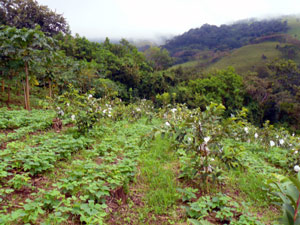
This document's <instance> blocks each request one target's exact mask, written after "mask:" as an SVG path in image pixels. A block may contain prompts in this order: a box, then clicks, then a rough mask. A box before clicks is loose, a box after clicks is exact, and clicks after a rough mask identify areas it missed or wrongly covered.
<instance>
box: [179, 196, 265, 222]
mask: <svg viewBox="0 0 300 225" xmlns="http://www.w3.org/2000/svg"><path fill="white" fill-rule="evenodd" d="M185 209H186V212H187V215H188V216H189V217H190V218H194V219H197V221H199V224H202V223H203V220H202V219H205V218H207V217H208V216H210V215H212V214H213V215H215V216H214V217H215V219H216V220H217V221H218V222H221V223H229V224H257V225H258V224H262V223H260V222H259V221H258V220H257V219H256V218H255V217H252V216H250V215H248V214H246V213H244V212H242V211H241V209H240V208H239V204H238V203H237V202H235V201H233V200H232V198H230V197H229V196H227V195H224V194H222V193H219V194H217V195H216V196H212V197H211V196H202V197H201V198H199V199H198V200H197V201H196V202H190V203H188V206H186V207H185ZM201 222H202V223H201ZM193 224H197V223H196V221H194V223H193Z"/></svg>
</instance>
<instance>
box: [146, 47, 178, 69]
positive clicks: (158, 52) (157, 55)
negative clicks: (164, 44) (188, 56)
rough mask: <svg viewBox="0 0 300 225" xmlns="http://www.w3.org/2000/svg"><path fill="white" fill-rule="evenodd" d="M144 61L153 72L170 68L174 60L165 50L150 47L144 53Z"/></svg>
mask: <svg viewBox="0 0 300 225" xmlns="http://www.w3.org/2000/svg"><path fill="white" fill-rule="evenodd" d="M145 56H146V59H147V60H148V61H149V62H150V65H151V66H152V67H153V68H154V69H155V70H165V69H167V68H168V67H170V66H171V65H172V64H173V62H174V60H173V59H172V57H170V55H169V52H168V51H167V50H166V49H161V48H159V47H150V48H148V49H147V50H146V51H145Z"/></svg>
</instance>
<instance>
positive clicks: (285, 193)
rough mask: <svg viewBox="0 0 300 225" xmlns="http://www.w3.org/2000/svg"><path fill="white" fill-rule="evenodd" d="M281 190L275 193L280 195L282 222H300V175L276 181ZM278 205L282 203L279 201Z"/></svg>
mask: <svg viewBox="0 0 300 225" xmlns="http://www.w3.org/2000/svg"><path fill="white" fill-rule="evenodd" d="M276 185H277V187H278V189H279V192H276V193H274V194H275V195H277V196H278V197H280V199H281V201H282V203H281V207H282V211H283V216H282V218H281V220H280V222H281V223H282V224H288V225H290V224H300V213H299V202H300V175H299V173H298V176H296V177H294V176H291V177H289V178H288V179H283V180H282V181H281V183H276ZM278 205H280V204H279V203H278Z"/></svg>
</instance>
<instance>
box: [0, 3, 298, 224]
mask: <svg viewBox="0 0 300 225" xmlns="http://www.w3.org/2000/svg"><path fill="white" fill-rule="evenodd" d="M0 12H1V14H0V80H1V90H0V107H1V108H0V162H1V163H0V224H9V225H10V224H12V225H18V224H47V225H48V224H49V225H50V224H51V225H52V224H95V225H99V224H158V225H161V224H195V225H198V224H208V225H209V224H233V225H248V224H250V225H261V224H278V223H279V224H299V221H300V212H299V202H300V194H299V193H300V175H299V173H298V172H300V158H299V152H300V136H299V134H300V117H299V115H300V69H299V64H298V63H299V62H300V55H299V52H300V44H299V40H297V34H296V32H297V20H295V21H293V27H289V21H282V20H270V21H252V20H250V21H247V22H243V23H236V24H233V25H223V26H221V27H217V26H212V25H203V26H202V27H201V28H197V29H192V30H190V31H189V32H187V33H185V34H183V35H181V36H177V37H175V38H174V39H172V40H170V41H168V42H167V43H166V45H165V46H162V47H155V46H151V45H150V44H149V46H147V48H144V49H143V50H144V51H143V52H142V51H139V50H138V48H137V47H136V46H134V45H133V44H131V43H130V42H129V41H128V40H126V39H121V40H120V41H119V43H112V42H111V41H110V39H109V38H108V37H107V38H106V39H105V40H104V41H103V42H102V43H97V42H93V41H90V40H88V39H87V38H86V37H84V36H80V35H79V34H76V35H72V34H71V32H70V26H69V24H68V23H67V19H65V18H64V17H63V16H62V15H59V14H57V13H56V12H54V11H52V10H51V9H49V8H48V7H47V6H42V5H39V4H38V2H36V1H35V0H3V1H0ZM291 29H293V35H292V34H291V33H289V34H287V33H286V32H291ZM168 50H169V51H168ZM172 56H174V57H172ZM189 59H193V61H191V62H188V63H187V64H182V65H175V66H174V64H175V63H176V62H177V63H178V62H180V61H185V60H189ZM176 60H177V61H176ZM235 67H236V68H235ZM278 221H279V222H278Z"/></svg>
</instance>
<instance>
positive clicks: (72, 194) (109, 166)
mask: <svg viewBox="0 0 300 225" xmlns="http://www.w3.org/2000/svg"><path fill="white" fill-rule="evenodd" d="M144 123H145V121H144V120H140V121H138V122H137V123H134V124H131V125H128V122H127V121H121V122H117V123H114V124H113V125H110V126H112V127H109V128H108V127H106V128H104V126H102V127H95V128H94V129H93V131H91V135H94V138H95V139H98V140H99V137H102V136H103V138H101V142H100V143H99V144H96V145H94V148H92V149H88V150H85V151H84V152H85V153H84V155H85V158H84V159H81V160H75V161H73V162H72V163H71V164H70V165H68V166H67V168H65V169H62V170H63V171H61V176H60V177H59V178H57V181H56V182H54V183H53V185H52V187H51V188H50V189H51V190H50V191H45V190H43V189H40V190H39V192H38V193H37V194H35V195H34V196H33V197H32V198H31V199H33V198H34V200H30V199H27V200H26V203H25V204H24V206H23V208H22V209H17V210H14V211H12V212H11V213H8V214H7V213H3V214H0V223H6V224H15V223H39V224H62V223H66V222H70V220H72V222H77V223H87V224H102V223H103V222H104V220H105V215H106V211H107V207H108V202H109V201H112V199H113V198H116V199H115V200H119V198H123V197H124V196H125V195H126V187H127V185H128V183H129V182H130V180H132V179H133V177H134V175H135V173H136V169H137V160H136V159H137V155H139V154H140V153H141V151H145V149H146V148H147V146H142V147H140V146H139V144H140V140H141V139H140V137H141V136H142V135H144V134H145V133H147V132H148V131H149V128H150V127H149V126H150V125H145V124H144ZM68 138H70V137H67V135H66V137H64V138H62V139H63V140H67V139H68ZM77 140H81V141H82V142H81V144H82V145H81V146H80V147H79V146H78V147H79V148H84V147H85V145H84V143H86V140H85V139H83V138H82V137H81V138H79V139H77ZM39 141H41V142H40V144H41V143H44V144H45V145H46V143H47V141H45V139H44V140H39ZM39 141H38V142H39ZM99 141H100V140H99ZM99 141H97V142H99ZM32 144H33V143H32ZM44 144H43V145H44ZM47 145H48V147H47V149H49V148H50V149H53V147H54V146H55V145H57V146H60V147H62V146H64V145H65V146H66V149H68V146H69V145H70V146H73V147H74V146H75V145H76V143H74V142H73V143H72V142H70V143H68V144H66V143H64V142H59V141H56V142H55V144H53V145H52V144H50V145H49V144H47ZM34 148H39V151H43V149H46V148H44V147H41V146H38V147H34ZM8 149H10V148H8ZM24 149H26V148H24ZM62 149H63V148H62ZM21 152H22V151H21ZM18 154H19V153H18ZM57 154H58V155H61V153H60V152H58V153H57ZM62 156H63V157H67V156H66V155H64V154H63V155H62ZM21 157H22V158H24V156H21ZM39 157H40V155H39ZM44 160H46V161H47V158H46V159H44ZM13 161H14V162H16V161H15V160H13ZM6 163H7V165H14V163H13V162H12V161H6ZM15 165H16V164H15ZM23 166H24V164H23ZM39 167H41V164H40V165H39ZM35 171H36V172H40V171H37V170H35V169H34V170H33V172H35ZM120 193H121V195H120Z"/></svg>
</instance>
